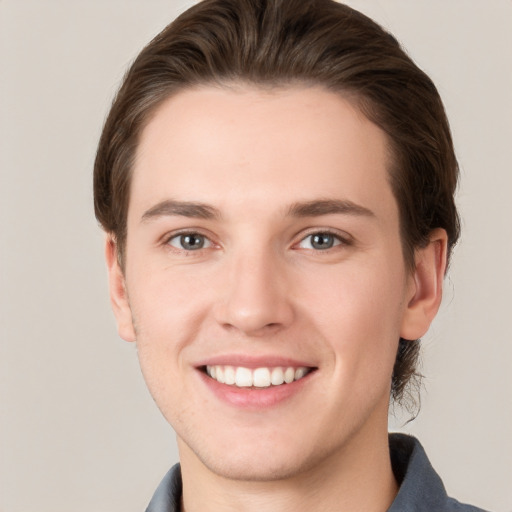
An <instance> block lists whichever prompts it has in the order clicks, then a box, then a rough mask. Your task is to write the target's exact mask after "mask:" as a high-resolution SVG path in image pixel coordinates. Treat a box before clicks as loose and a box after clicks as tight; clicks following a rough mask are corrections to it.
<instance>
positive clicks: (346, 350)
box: [310, 264, 404, 382]
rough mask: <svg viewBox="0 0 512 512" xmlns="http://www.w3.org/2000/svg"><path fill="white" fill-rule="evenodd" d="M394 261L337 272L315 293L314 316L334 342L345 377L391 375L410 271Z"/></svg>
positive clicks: (367, 378)
mask: <svg viewBox="0 0 512 512" xmlns="http://www.w3.org/2000/svg"><path fill="white" fill-rule="evenodd" d="M394 267H396V264H395V265H394V266H393V265H381V266H380V270H379V266H377V265H373V266H372V268H364V267H359V268H358V269H356V268H353V269H351V270H350V271H347V272H343V273H341V272H340V273H339V274H337V273H332V274H331V275H330V276H326V277H325V279H324V281H323V282H324V283H325V286H324V288H323V289H322V291H321V292H319V291H318V287H317V288H316V290H317V291H316V292H315V294H314V295H312V296H311V300H310V306H311V309H310V311H312V317H313V318H314V319H315V323H316V325H317V326H318V328H319V330H321V331H322V332H323V333H324V336H325V338H326V339H327V340H328V342H329V344H330V345H331V350H332V351H333V354H334V357H335V364H336V371H337V372H339V377H340V378H343V379H345V378H350V379H353V380H360V381H361V382H363V381H366V382H372V380H385V381H386V382H387V380H389V375H390V373H391V371H392V368H393V364H394V361H395V356H396V350H397V347H398V341H399V337H400V326H401V319H402V316H403V314H404V297H403V286H404V276H403V273H402V272H400V271H397V270H394ZM317 285H318V281H317Z"/></svg>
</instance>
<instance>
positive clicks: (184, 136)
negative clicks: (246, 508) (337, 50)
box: [107, 86, 424, 480]
mask: <svg viewBox="0 0 512 512" xmlns="http://www.w3.org/2000/svg"><path fill="white" fill-rule="evenodd" d="M388 167H389V154H388V150H387V141H386V136H385V135H384V133H383V132H382V131H381V130H380V129H379V128H378V127H376V126H375V125H374V124H372V123H371V122H370V121H368V120H367V119H366V118H365V117H364V116H363V115H362V114H360V113H359V112H358V111H357V110H356V109H355V108H354V107H352V105H351V104H350V103H349V102H348V101H346V100H344V99H343V98H342V97H341V96H340V95H337V94H334V93H331V92H327V91H325V90H323V89H321V88H286V89H280V90H275V91H271V92H269V91H262V90H259V89H253V88H249V87H245V86H239V87H231V88H214V87H203V88H197V89H192V90H187V91H185V92H180V93H179V94H177V95H176V96H174V97H172V98H170V99H168V100H167V101H166V102H165V103H164V104H163V105H162V106H161V107H160V108H159V109H158V111H157V112H156V114H155V115H154V117H153V118H152V119H151V121H150V122H149V124H148V125H147V127H146V128H145V130H144V131H143V133H142V137H141V141H140V145H139V148H138V152H137V158H136V162H135V166H134V172H133V181H132V188H131V197H130V204H129V213H128V224H127V225H128V230H127V232H128V236H127V245H126V260H125V261H126V267H125V270H124V274H123V273H121V271H120V270H119V268H118V267H117V264H116V262H115V258H113V257H112V255H111V256H110V259H109V262H110V263H109V267H110V271H111V288H112V290H113V291H112V296H113V302H114V308H115V311H116V315H117V319H118V325H119V331H120V334H121V336H123V337H124V338H125V339H127V340H136V342H137V348H138V354H139V358H140V364H141V367H142V371H143V374H144V377H145V379H146V382H147V385H148V387H149V389H150V391H151V393H152V395H153V397H154V399H155V401H156V403H157V404H158V406H159V408H160V409H161V411H162V413H163V414H164V416H165V417H166V418H167V420H168V421H169V422H170V423H171V424H172V426H173V427H174V429H175V430H176V432H177V436H178V442H179V447H180V456H181V459H182V462H183V461H184V460H189V461H191V462H190V463H192V462H194V463H197V464H200V465H201V466H202V467H205V468H207V469H208V470H211V471H213V472H214V473H216V474H219V475H223V476H227V477H231V478H236V479H256V480H265V479H277V478H283V477H286V476H290V475H293V474H296V473H299V472H302V471H306V470H307V469H311V468H314V467H315V466H317V465H319V464H321V463H324V462H325V461H326V460H327V459H329V458H332V457H333V455H340V456H342V455H343V454H348V453H350V450H351V449H352V448H353V446H355V445H359V446H360V445H362V444H364V443H366V444H367V445H368V446H371V445H372V443H374V442H375V439H376V437H379V436H380V438H382V435H385V434H383V433H385V432H386V429H387V423H386V422H387V408H388V402H389V392H390V383H391V374H392V368H393V363H394V360H395V355H396V350H397V345H398V340H399V337H400V336H401V335H404V333H405V334H411V331H415V329H416V330H417V327H418V325H417V324H418V322H417V321H416V320H417V318H416V320H415V317H414V314H413V312H412V311H413V309H414V308H413V306H412V305H413V304H414V301H415V297H416V296H418V295H419V292H418V282H419V280H418V277H417V276H415V275H414V274H410V273H408V272H407V271H406V268H405V264H404V259H403V254H402V249H401V242H400V236H399V219H398V208H397V204H396V201H395V199H394V196H393V194H392V191H391V188H390V185H389V180H388V171H387V169H388ZM107 252H108V251H107ZM415 322H416V323H415ZM419 323H421V322H419ZM423 327H424V326H422V327H421V328H420V330H421V329H423ZM416 334H418V336H419V335H421V334H422V333H416V332H414V335H416Z"/></svg>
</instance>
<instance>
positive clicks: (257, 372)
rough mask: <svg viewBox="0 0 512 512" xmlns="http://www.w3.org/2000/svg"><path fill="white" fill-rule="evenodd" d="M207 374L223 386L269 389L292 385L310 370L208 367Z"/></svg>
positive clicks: (303, 368)
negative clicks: (270, 387)
mask: <svg viewBox="0 0 512 512" xmlns="http://www.w3.org/2000/svg"><path fill="white" fill-rule="evenodd" d="M206 373H207V374H208V375H209V376H210V377H211V378H212V379H215V380H216V381H217V382H220V383H221V384H228V385H229V386H236V387H239V388H250V387H253V386H254V387H256V388H268V387H269V386H271V385H272V386H280V385H281V384H285V383H286V384H290V383H291V382H293V381H295V380H300V379H302V378H303V377H305V376H306V375H307V374H308V373H309V369H308V368H306V367H304V366H300V367H298V368H294V367H291V366H288V367H279V366H278V367H275V368H256V369H254V370H251V369H250V368H244V367H243V366H238V367H234V366H222V365H216V366H207V367H206Z"/></svg>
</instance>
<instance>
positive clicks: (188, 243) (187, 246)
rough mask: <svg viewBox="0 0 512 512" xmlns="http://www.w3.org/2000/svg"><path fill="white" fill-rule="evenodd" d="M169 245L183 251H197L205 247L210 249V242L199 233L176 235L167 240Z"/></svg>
mask: <svg viewBox="0 0 512 512" xmlns="http://www.w3.org/2000/svg"><path fill="white" fill-rule="evenodd" d="M168 243H169V245H171V246H172V247H176V249H181V250H184V251H198V250H200V249H204V248H205V247H210V246H211V242H210V241H209V240H208V238H206V237H205V236H203V235H200V234H199V233H183V234H181V235H176V236H174V237H172V238H171V239H170V240H169V242H168Z"/></svg>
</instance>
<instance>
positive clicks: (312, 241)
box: [299, 232, 342, 251]
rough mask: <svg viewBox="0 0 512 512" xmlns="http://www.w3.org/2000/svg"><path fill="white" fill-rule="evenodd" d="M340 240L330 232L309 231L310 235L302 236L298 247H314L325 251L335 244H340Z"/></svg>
mask: <svg viewBox="0 0 512 512" xmlns="http://www.w3.org/2000/svg"><path fill="white" fill-rule="evenodd" d="M341 243H342V240H341V239H340V238H339V237H338V236H336V235H333V234H332V233H329V232H318V233H311V234H310V235H308V236H306V237H304V238H303V239H302V240H301V241H300V243H299V247H300V248H301V249H314V250H316V251H325V250H327V249H331V248H332V247H335V246H336V245H340V244H341Z"/></svg>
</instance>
